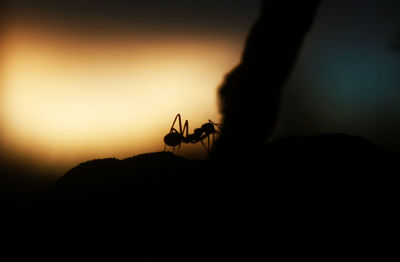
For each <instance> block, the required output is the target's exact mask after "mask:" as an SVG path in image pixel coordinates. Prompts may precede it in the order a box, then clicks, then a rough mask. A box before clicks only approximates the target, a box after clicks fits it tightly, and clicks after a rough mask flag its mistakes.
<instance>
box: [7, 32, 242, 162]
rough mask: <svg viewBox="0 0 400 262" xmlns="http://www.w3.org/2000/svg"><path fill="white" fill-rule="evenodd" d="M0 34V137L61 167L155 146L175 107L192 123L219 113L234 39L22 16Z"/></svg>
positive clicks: (236, 51) (233, 59) (234, 55)
mask: <svg viewBox="0 0 400 262" xmlns="http://www.w3.org/2000/svg"><path fill="white" fill-rule="evenodd" d="M4 39H5V41H4V45H3V46H4V55H3V56H2V57H3V70H4V72H2V73H3V76H4V79H3V86H2V89H1V90H0V92H1V93H0V94H1V96H0V99H1V107H0V113H1V114H2V118H0V119H1V120H2V123H1V126H2V132H3V133H2V140H3V141H1V143H2V144H3V145H5V146H6V147H7V148H12V149H13V150H15V151H18V152H19V153H21V154H24V155H25V156H28V157H29V158H32V159H35V161H39V162H44V163H51V164H54V163H59V162H60V161H63V164H62V165H65V166H68V167H71V166H69V165H71V163H76V162H77V161H78V162H79V161H85V160H90V159H92V158H104V157H118V158H124V157H129V156H132V155H135V154H140V153H145V152H151V151H160V150H162V148H163V140H162V139H163V136H164V135H165V134H166V132H168V130H169V128H170V125H171V122H172V120H173V118H174V116H175V115H176V114H177V113H181V115H182V117H183V118H184V119H188V120H189V124H190V130H191V131H192V130H193V128H195V127H198V126H200V125H201V124H202V123H204V122H206V121H207V120H208V119H213V120H215V121H219V118H220V116H219V113H218V108H217V100H216V99H217V98H216V89H217V87H218V85H219V84H220V83H221V81H222V79H223V76H224V74H225V73H227V72H228V71H229V70H230V69H231V68H232V67H233V66H234V65H235V64H236V63H237V62H238V58H239V55H240V49H241V46H240V43H231V42H230V41H228V40H221V39H212V38H211V39H201V40H199V39H200V38H199V39H195V38H191V39H187V40H185V38H184V37H183V36H176V37H170V38H168V39H166V40H164V39H162V38H161V39H157V38H156V37H153V38H152V40H151V41H150V40H149V39H147V40H143V38H141V37H138V36H137V35H127V36H120V37H119V38H118V39H116V40H105V39H96V38H93V39H91V38H86V39H79V38H76V37H71V36H70V35H68V34H64V35H63V34H61V33H60V34H58V35H57V34H56V35H55V33H54V32H47V31H46V30H43V31H34V32H32V30H29V27H26V26H25V27H23V26H22V27H18V26H16V27H13V28H12V29H10V30H7V31H6V34H5V37H4ZM235 44H236V45H235ZM185 146H186V145H185ZM185 146H183V148H182V154H184V153H185ZM188 148H189V147H188ZM198 150H202V149H201V146H200V145H198Z"/></svg>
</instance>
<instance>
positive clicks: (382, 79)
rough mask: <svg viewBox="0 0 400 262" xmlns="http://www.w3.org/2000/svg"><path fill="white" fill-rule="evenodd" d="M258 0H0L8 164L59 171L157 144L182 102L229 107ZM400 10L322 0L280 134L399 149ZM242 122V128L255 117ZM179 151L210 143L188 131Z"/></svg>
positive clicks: (390, 1)
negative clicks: (226, 82)
mask: <svg viewBox="0 0 400 262" xmlns="http://www.w3.org/2000/svg"><path fill="white" fill-rule="evenodd" d="M260 3H261V1H259V0H236V1H232V0H219V1H213V0H201V1H193V0H185V1H184V0H152V1H149V0H140V1H124V0H114V1H106V0H99V1H94V0H93V1H82V0H81V1H63V0H59V1H56V0H53V1H50V0H47V1H45V0H38V1H28V0H12V1H11V0H10V1H3V2H2V9H1V12H2V15H1V16H0V17H1V18H0V19H2V20H1V25H0V26H1V38H0V40H1V41H0V48H1V49H0V55H1V60H0V61H1V65H0V66H1V67H0V74H1V78H0V81H1V82H0V84H1V85H0V127H1V128H0V160H1V166H2V169H0V170H1V171H2V173H3V175H4V174H6V176H7V175H8V176H7V177H8V178H12V179H15V177H17V175H16V174H27V175H26V176H29V177H30V178H29V179H32V177H35V179H39V178H40V179H42V178H43V179H56V178H58V177H60V176H62V175H63V174H64V173H65V172H66V171H67V170H68V169H70V168H72V167H74V166H76V165H77V164H79V163H80V162H83V161H87V160H91V159H94V158H108V157H116V158H120V159H122V158H126V157H130V156H133V155H137V154H141V153H146V152H153V151H160V150H162V149H163V147H164V144H163V137H164V135H165V134H167V133H168V131H169V129H170V126H171V124H172V121H173V119H174V117H175V115H176V114H177V113H181V115H182V117H183V119H184V120H186V119H187V120H189V127H190V130H191V131H192V130H193V129H194V128H196V127H199V126H200V125H201V124H203V123H205V122H207V121H208V119H211V120H213V121H215V122H218V121H220V118H221V115H220V114H219V112H218V103H217V88H218V86H219V85H220V83H221V82H222V80H223V77H224V75H225V74H226V73H227V72H228V71H229V70H230V69H232V68H233V67H234V66H235V65H236V64H237V63H238V62H239V60H240V55H241V52H242V49H243V45H244V42H245V39H246V36H247V34H248V31H249V29H250V27H251V25H252V23H253V22H254V21H255V19H256V18H257V14H258V9H259V6H260ZM399 13H400V2H399V1H397V0H376V1H373V0H354V1H345V0H324V1H322V4H321V7H320V10H319V12H318V15H317V17H316V20H315V24H314V26H313V27H312V31H311V32H310V34H309V35H308V37H307V39H306V41H305V42H304V46H303V49H302V52H301V54H300V57H299V60H298V62H297V64H296V67H295V69H294V71H293V73H292V75H291V77H290V79H289V80H288V82H287V84H286V87H285V90H284V94H283V97H282V107H281V115H280V121H279V123H278V126H277V128H276V131H275V133H274V135H273V137H272V138H271V139H274V138H277V137H283V136H303V135H315V134H320V133H347V134H351V135H358V136H363V137H365V138H367V139H370V140H372V141H374V142H375V143H377V144H380V145H383V146H385V147H386V148H388V149H391V150H393V151H396V152H399V151H400V141H399V139H398V135H397V134H398V133H399V132H400V123H399V121H400V120H399V119H400V103H399V102H398V99H399V97H400V53H399V51H398V50H395V48H394V44H395V41H396V35H397V33H398V31H399V29H400V17H399V15H398V14H399ZM282 19H285V17H282ZM271 74H273V72H271ZM243 125H244V128H243V132H244V136H243V137H238V139H245V136H246V135H247V134H251V131H252V129H254V128H257V127H256V126H254V125H252V124H251V123H245V121H244V123H243ZM181 155H183V156H186V157H188V158H190V159H193V158H203V157H205V156H206V152H205V151H204V149H203V148H202V147H201V145H183V146H182V149H181ZM3 178H4V177H3ZM24 179H25V180H24ZM24 179H23V180H24V181H30V180H26V179H27V178H26V177H25V178H24Z"/></svg>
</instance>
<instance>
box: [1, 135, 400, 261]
mask: <svg viewBox="0 0 400 262" xmlns="http://www.w3.org/2000/svg"><path fill="white" fill-rule="evenodd" d="M397 163H398V160H397V155H396V154H394V153H391V152H389V151H387V150H385V149H383V148H381V147H379V146H377V145H375V144H373V143H371V142H370V141H367V140H365V139H362V138H358V137H352V136H347V135H321V136H314V137H303V138H287V139H282V140H277V141H274V142H272V143H270V144H268V145H266V146H264V147H262V148H259V149H258V150H257V151H256V152H243V153H242V154H240V155H232V156H231V157H229V159H220V160H218V161H206V160H204V161H200V160H199V161H189V160H186V159H185V158H183V157H179V156H176V155H173V154H172V153H168V152H158V153H150V154H143V155H139V156H135V157H133V158H128V159H124V160H118V159H102V160H93V161H89V162H86V163H82V164H80V165H78V166H77V167H75V168H73V169H71V170H70V171H69V172H67V173H66V174H65V176H64V177H62V178H61V179H60V180H59V181H58V182H57V183H56V184H55V185H54V186H52V187H50V188H48V189H47V190H45V191H44V192H43V193H42V194H40V195H39V196H38V198H37V199H35V201H33V203H31V204H29V205H28V206H27V207H25V208H24V209H22V210H20V212H16V213H15V217H14V218H13V220H12V222H9V224H8V225H6V227H5V228H6V230H5V233H4V234H3V238H4V239H5V241H6V245H5V247H6V249H7V251H6V252H7V254H11V255H12V256H15V257H18V256H27V257H34V256H36V255H40V256H43V255H44V256H50V257H52V258H53V259H55V260H58V259H62V258H65V257H66V256H68V257H73V258H77V259H79V258H82V256H85V257H87V258H90V259H94V258H104V257H105V256H110V257H111V258H113V259H115V258H117V257H122V256H123V257H128V258H136V259H138V261H143V260H144V261H151V260H156V261H164V260H166V259H174V260H184V261H195V260H198V261H205V260H213V261H214V260H224V261H227V260H231V259H240V260H243V261H254V260H259V259H268V258H273V257H276V256H278V257H280V258H282V259H284V257H286V256H290V257H295V258H307V259H310V258H313V257H314V258H317V259H327V258H333V257H336V258H341V259H343V258H350V257H351V258H361V257H372V256H376V257H377V258H382V257H383V256H386V255H388V254H389V251H390V250H391V248H392V247H393V245H394V244H391V243H393V242H391V241H389V238H388V237H389V236H387V234H389V235H390V234H391V232H394V228H395V227H394V225H395V221H397V219H395V214H396V212H395V211H396V209H397V205H396V203H397V201H395V199H394V193H395V192H396V190H397V183H396V182H395V181H396V180H395V178H396V177H397V176H398V168H397Z"/></svg>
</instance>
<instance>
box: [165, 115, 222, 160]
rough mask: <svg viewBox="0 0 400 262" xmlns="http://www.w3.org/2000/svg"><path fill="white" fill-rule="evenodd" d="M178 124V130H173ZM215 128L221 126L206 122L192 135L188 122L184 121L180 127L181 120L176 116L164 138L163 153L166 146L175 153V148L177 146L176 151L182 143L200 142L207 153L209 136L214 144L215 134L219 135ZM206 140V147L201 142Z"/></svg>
mask: <svg viewBox="0 0 400 262" xmlns="http://www.w3.org/2000/svg"><path fill="white" fill-rule="evenodd" d="M177 122H178V125H179V129H176V128H175V124H176V123H177ZM215 127H218V128H219V129H221V125H220V124H217V123H214V122H213V121H211V120H208V123H205V124H203V125H202V126H201V127H200V128H196V129H195V130H194V132H193V133H192V134H189V121H188V120H186V121H185V123H184V125H183V127H182V119H181V115H180V114H177V115H176V117H175V119H174V122H173V123H172V126H171V129H170V131H169V133H168V134H167V135H166V136H165V137H164V143H165V146H164V151H165V150H166V147H167V146H171V147H173V149H174V151H175V147H176V146H178V150H179V149H180V147H181V144H182V143H186V144H189V143H192V144H195V143H197V142H201V144H202V145H203V146H204V148H205V149H206V150H207V152H209V151H210V135H211V136H212V143H213V144H214V142H215V134H217V133H219V132H218V131H217V130H216V129H215ZM206 138H207V146H206V145H205V143H204V142H203V140H204V139H206Z"/></svg>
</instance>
